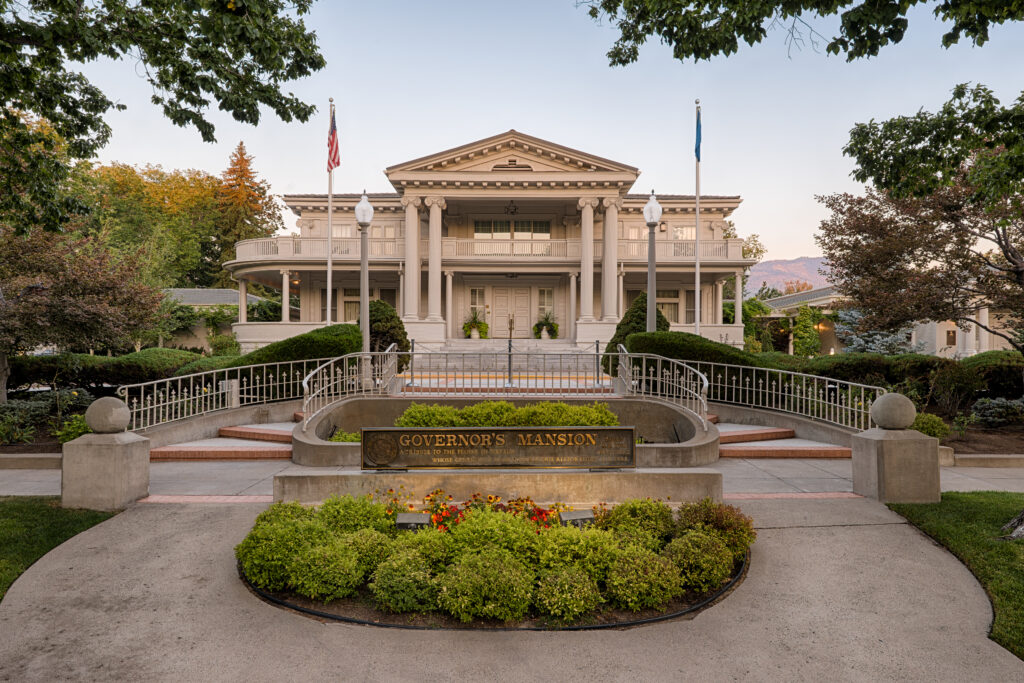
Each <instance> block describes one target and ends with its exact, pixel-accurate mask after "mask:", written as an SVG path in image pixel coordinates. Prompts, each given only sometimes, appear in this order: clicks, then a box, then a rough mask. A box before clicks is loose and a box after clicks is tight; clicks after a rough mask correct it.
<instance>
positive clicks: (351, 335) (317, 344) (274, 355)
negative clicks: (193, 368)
mask: <svg viewBox="0 0 1024 683" xmlns="http://www.w3.org/2000/svg"><path fill="white" fill-rule="evenodd" d="M362 348H363V337H362V334H361V333H360V331H359V327H358V326H357V325H331V326H330V327H321V328H320V329H317V330H313V331H312V332H306V333H305V334H299V335H296V336H294V337H289V338H288V339H282V340H281V341H279V342H274V343H273V344H267V345H266V346H264V347H263V348H262V349H256V350H255V351H251V352H250V353H247V354H245V355H244V356H238V357H237V358H235V359H234V361H235V362H234V363H233V364H232V365H231V367H238V366H241V365H262V364H263V363H283V362H286V361H290V360H307V359H309V358H333V357H335V356H344V355H345V354H348V353H355V352H356V351H359V350H360V349H362Z"/></svg>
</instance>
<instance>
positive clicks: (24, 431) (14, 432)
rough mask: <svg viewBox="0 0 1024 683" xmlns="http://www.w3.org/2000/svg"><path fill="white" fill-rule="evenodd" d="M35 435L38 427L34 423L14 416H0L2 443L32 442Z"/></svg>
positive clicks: (0, 440) (7, 444)
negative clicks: (28, 422) (26, 422)
mask: <svg viewBox="0 0 1024 683" xmlns="http://www.w3.org/2000/svg"><path fill="white" fill-rule="evenodd" d="M35 435H36V428H35V427H33V426H32V425H30V424H25V423H23V422H19V421H18V420H16V419H15V418H14V417H12V416H6V417H0V445H3V446H9V445H13V444H16V443H32V439H34V438H35Z"/></svg>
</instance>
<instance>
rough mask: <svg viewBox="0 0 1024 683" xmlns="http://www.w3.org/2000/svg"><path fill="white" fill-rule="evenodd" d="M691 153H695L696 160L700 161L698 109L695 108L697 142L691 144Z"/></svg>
mask: <svg viewBox="0 0 1024 683" xmlns="http://www.w3.org/2000/svg"><path fill="white" fill-rule="evenodd" d="M693 153H694V154H696V155H697V161H700V109H698V110H697V144H695V145H694V146H693Z"/></svg>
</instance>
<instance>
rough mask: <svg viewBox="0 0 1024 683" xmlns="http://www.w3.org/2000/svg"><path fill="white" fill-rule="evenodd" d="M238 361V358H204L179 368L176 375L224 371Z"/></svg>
mask: <svg viewBox="0 0 1024 683" xmlns="http://www.w3.org/2000/svg"><path fill="white" fill-rule="evenodd" d="M236 360H237V357H236V356H203V357H202V358H198V359H196V360H194V361H192V362H191V363H186V364H185V365H182V366H181V367H180V368H178V369H177V370H176V371H175V373H174V375H175V376H176V377H180V376H181V375H192V374H195V373H197V372H209V371H211V370H222V369H224V368H228V367H231V366H232V365H234V363H235V361H236Z"/></svg>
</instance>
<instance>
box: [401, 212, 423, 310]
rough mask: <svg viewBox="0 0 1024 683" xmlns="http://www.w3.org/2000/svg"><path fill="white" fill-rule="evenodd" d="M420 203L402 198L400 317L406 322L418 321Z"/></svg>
mask: <svg viewBox="0 0 1024 683" xmlns="http://www.w3.org/2000/svg"><path fill="white" fill-rule="evenodd" d="M420 204H422V202H421V201H420V198H419V197H402V206H404V207H405V274H406V280H407V282H406V287H405V299H403V301H404V302H405V303H404V305H403V306H402V310H403V313H402V315H403V316H404V317H405V319H406V320H419V319H420V208H419V207H420Z"/></svg>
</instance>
